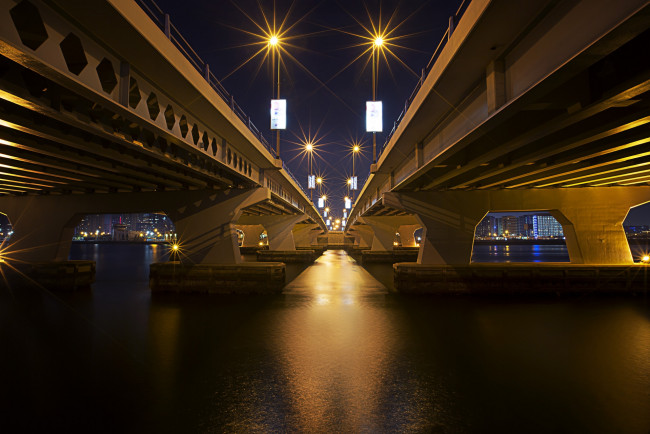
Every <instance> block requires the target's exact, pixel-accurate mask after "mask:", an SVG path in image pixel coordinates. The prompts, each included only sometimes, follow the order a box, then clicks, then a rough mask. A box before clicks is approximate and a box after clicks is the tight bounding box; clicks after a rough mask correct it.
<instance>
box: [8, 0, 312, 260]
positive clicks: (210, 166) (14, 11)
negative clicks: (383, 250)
mask: <svg viewBox="0 0 650 434" xmlns="http://www.w3.org/2000/svg"><path fill="white" fill-rule="evenodd" d="M118 6H120V5H118ZM101 7H103V8H105V9H107V11H108V10H110V11H111V13H112V14H113V15H114V16H115V17H116V19H118V18H119V19H122V20H124V17H121V16H120V14H119V13H117V12H116V10H112V9H111V7H112V6H110V5H101ZM120 7H123V8H124V10H123V11H120V13H133V14H140V15H142V16H143V17H145V18H144V20H140V21H142V23H143V24H144V25H145V27H146V26H150V27H153V29H152V30H151V31H150V33H149V34H147V31H143V32H142V34H140V33H137V32H136V33H137V34H138V37H139V38H141V39H142V41H140V43H141V44H143V46H145V45H146V44H147V43H150V41H148V40H146V38H147V37H148V38H150V39H152V40H156V41H159V43H160V44H161V45H163V46H165V47H167V46H169V47H170V48H166V49H167V50H168V52H167V55H168V56H169V55H173V56H176V57H175V59H179V60H177V63H173V61H169V60H166V58H165V57H164V56H162V55H161V54H160V52H158V51H155V50H154V49H151V48H150V59H149V60H147V59H143V58H142V56H139V57H138V56H133V57H132V59H133V60H135V61H136V62H139V63H138V64H131V63H129V62H128V61H127V60H126V59H125V58H120V57H118V55H116V54H115V52H114V50H115V49H117V48H118V46H117V45H112V46H110V45H107V44H109V43H110V41H108V40H106V35H103V36H101V35H99V34H98V35H92V34H91V33H90V32H85V31H84V30H81V29H79V28H78V27H77V26H76V25H75V24H71V23H74V19H72V18H70V17H68V16H67V15H66V13H65V11H63V12H62V11H61V10H58V11H57V8H58V6H57V5H56V4H54V3H52V2H40V1H34V2H30V1H27V0H22V1H16V2H13V1H9V2H5V3H4V4H3V5H2V7H0V25H1V26H2V31H0V212H2V213H5V214H6V215H7V216H8V217H9V219H10V221H11V222H12V225H13V229H14V234H13V236H12V238H11V240H10V243H9V245H8V246H5V247H4V248H3V251H2V257H3V258H2V259H4V260H6V261H10V260H13V261H15V262H21V263H22V262H28V263H34V262H47V261H65V260H67V259H68V252H69V247H70V243H71V240H72V231H73V230H74V227H75V226H76V225H77V224H78V223H79V221H80V219H81V218H82V217H83V215H85V214H96V213H130V212H158V211H160V212H165V213H166V214H167V215H168V216H169V217H170V219H171V220H172V221H173V222H174V224H175V226H176V229H177V234H178V237H179V244H180V246H181V253H182V255H180V259H182V260H183V261H186V262H189V263H238V262H240V261H241V258H240V254H239V249H238V246H237V235H236V226H237V225H249V224H252V223H253V222H254V223H255V224H259V223H263V224H264V225H265V229H266V230H267V232H268V234H269V240H270V241H271V248H272V249H284V250H292V249H295V247H294V242H293V229H294V226H296V224H297V223H300V222H302V225H298V226H296V232H297V233H300V234H302V232H301V231H300V230H301V229H303V230H304V226H306V225H309V228H310V230H311V229H313V228H319V227H324V222H323V221H322V219H321V218H320V216H319V215H318V212H317V211H316V210H315V209H314V208H313V204H311V203H310V202H309V200H308V199H307V198H306V196H305V195H304V193H303V192H302V191H301V190H300V187H299V186H298V185H297V183H295V182H294V181H293V180H291V179H289V178H288V177H287V176H286V174H285V173H284V172H283V169H282V166H281V165H280V166H278V165H277V162H276V161H275V160H274V158H273V157H272V156H271V154H269V153H268V152H267V151H266V150H265V149H264V147H263V146H262V145H261V144H259V143H253V142H255V141H256V139H257V138H256V136H254V135H252V134H250V131H249V129H248V127H247V126H245V125H244V124H242V123H241V121H240V119H239V118H238V117H235V119H234V120H233V119H230V118H229V116H231V115H232V113H231V111H230V110H231V108H230V107H228V106H227V105H225V104H224V102H223V99H222V97H220V96H218V95H217V94H216V93H215V92H214V90H213V89H211V88H209V87H207V86H206V85H205V81H204V78H203V77H201V76H200V75H198V74H196V75H197V76H196V77H195V76H194V75H193V74H192V73H187V72H186V71H187V70H188V68H187V66H186V65H185V64H184V63H183V62H185V63H187V60H186V59H185V58H184V57H183V56H182V55H181V54H180V53H178V50H177V49H176V48H175V47H174V46H173V45H172V43H171V42H170V41H169V40H168V39H166V38H165V36H164V35H163V34H162V32H161V31H160V30H159V29H157V28H156V27H155V26H154V25H153V23H150V22H149V19H148V18H146V16H145V15H144V12H143V11H142V10H140V9H139V8H137V7H136V8H135V9H134V8H130V6H129V5H121V6H120ZM82 9H83V8H77V9H75V11H76V12H80V13H81V11H82ZM132 9H133V10H132ZM66 19H70V22H66ZM126 21H128V20H126ZM114 24H115V23H114ZM99 27H101V26H98V28H99ZM91 30H92V29H91ZM109 30H110V29H109ZM129 31H133V29H130V30H129ZM113 33H115V32H113ZM108 35H109V36H110V35H111V33H110V32H109V33H108ZM115 37H116V38H119V37H120V36H119V35H115ZM127 42H128V43H127V45H126V46H129V44H131V45H132V44H133V42H134V41H132V40H131V41H127ZM122 43H124V41H122ZM165 44H167V45H165ZM169 50H173V51H169ZM131 54H132V53H131ZM173 56H172V57H173ZM152 59H155V60H156V61H157V62H161V63H158V64H156V65H155V66H153V67H152V66H150V65H149V63H151V62H153V60H152ZM164 62H166V63H164ZM163 67H164V68H165V71H166V75H165V80H173V81H174V82H175V83H177V87H176V88H173V89H172V88H168V89H166V88H163V87H160V85H158V87H157V86H156V84H154V83H161V82H162V78H160V77H154V78H149V79H148V78H146V77H147V75H146V74H147V73H149V72H151V73H160V74H162V72H161V69H162V68H163ZM146 68H151V71H147V70H146ZM192 71H193V72H195V71H194V70H193V69H192ZM182 86H185V88H183V89H185V91H184V92H185V93H184V94H183V95H181V94H178V93H177V94H171V93H173V92H176V91H177V90H178V89H180V88H182ZM206 87H207V89H205V88H206ZM197 89H198V90H197ZM190 91H192V92H193V93H192V94H191V96H192V101H193V103H192V104H193V106H192V107H193V108H192V109H188V108H187V107H186V106H184V105H183V103H182V102H179V101H182V100H183V99H184V98H186V96H187V95H189V92H190ZM197 107H199V108H197ZM224 107H226V109H227V111H228V112H227V113H226V114H225V115H224V114H222V111H224ZM220 110H221V111H220ZM202 118H204V119H211V120H214V122H212V124H209V123H208V122H202V121H201V119H202ZM240 219H242V221H241V222H240V221H239V220H240ZM301 239H302V238H301Z"/></svg>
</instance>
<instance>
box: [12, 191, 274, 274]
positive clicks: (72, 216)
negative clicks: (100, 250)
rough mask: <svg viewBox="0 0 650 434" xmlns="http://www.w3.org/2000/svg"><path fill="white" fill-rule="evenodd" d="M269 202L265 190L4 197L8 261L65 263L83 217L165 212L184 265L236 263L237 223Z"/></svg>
mask: <svg viewBox="0 0 650 434" xmlns="http://www.w3.org/2000/svg"><path fill="white" fill-rule="evenodd" d="M268 198H270V192H269V190H268V189H264V188H256V189H252V190H240V189H237V190H221V191H219V190H192V191H170V192H142V193H112V194H86V195H57V196H54V195H49V196H13V197H12V196H10V197H3V198H0V211H2V212H4V213H5V214H7V216H8V217H9V220H10V221H11V223H12V225H13V229H14V234H13V235H12V238H11V242H10V244H11V247H10V248H9V249H7V252H6V253H5V256H6V257H7V258H8V259H10V260H11V259H13V260H16V261H17V262H50V261H65V260H67V259H68V255H69V251H70V244H71V242H72V235H73V231H74V228H75V227H76V225H77V224H78V223H79V222H80V221H81V219H82V218H83V216H84V215H87V214H101V213H135V212H160V211H162V212H165V213H166V214H167V216H168V217H169V218H170V219H171V220H172V221H173V222H174V225H175V226H176V233H177V234H178V236H179V243H180V244H181V250H182V252H181V253H182V255H181V260H183V261H186V262H191V263H237V262H240V261H241V259H240V256H239V249H238V247H237V232H236V230H235V224H234V223H235V221H236V220H237V218H238V217H239V216H240V215H241V213H242V210H243V208H245V207H247V206H250V205H254V204H256V203H259V202H262V201H264V200H266V199H268Z"/></svg>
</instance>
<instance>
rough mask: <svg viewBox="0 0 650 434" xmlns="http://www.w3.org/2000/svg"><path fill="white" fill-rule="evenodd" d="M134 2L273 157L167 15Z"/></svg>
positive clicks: (145, 1)
mask: <svg viewBox="0 0 650 434" xmlns="http://www.w3.org/2000/svg"><path fill="white" fill-rule="evenodd" d="M135 2H136V3H137V4H138V5H139V6H140V7H141V8H142V10H143V11H145V13H146V14H147V15H149V18H151V20H152V21H153V22H154V23H155V24H156V25H158V27H160V30H162V32H163V33H164V34H165V36H166V37H167V39H169V40H170V41H171V42H172V43H173V44H174V45H175V46H176V48H178V50H179V51H180V52H181V53H183V55H184V56H185V58H186V59H187V60H188V61H189V62H190V63H191V64H192V66H194V68H195V69H196V70H197V71H198V72H199V73H200V74H201V75H202V76H203V78H204V79H205V81H207V82H208V84H209V85H210V87H212V89H214V90H215V92H217V94H218V95H219V96H220V97H221V98H222V99H223V100H224V102H226V103H227V104H228V105H229V106H230V109H231V110H232V111H233V113H235V114H236V115H237V117H238V118H239V119H240V120H241V121H242V122H244V123H245V124H246V126H247V127H248V129H249V130H250V131H251V132H252V133H253V134H254V135H255V137H257V138H258V139H259V141H260V142H261V143H262V144H263V145H264V146H265V147H266V149H267V150H268V151H269V152H270V153H271V155H275V150H274V149H273V148H272V147H271V145H270V144H269V142H268V140H266V137H264V135H263V134H262V132H261V131H260V130H259V129H258V128H257V127H256V126H255V125H254V124H253V122H252V121H251V118H250V116H248V115H247V114H246V113H244V110H242V108H241V107H240V106H239V105H238V104H237V103H236V102H235V98H234V97H233V96H232V95H231V94H230V93H228V91H227V90H226V88H225V87H223V85H222V84H221V83H220V82H219V80H218V79H217V78H216V77H215V76H214V74H212V72H210V65H209V64H208V63H207V62H205V61H204V60H203V59H201V56H199V55H198V54H197V53H196V51H194V49H193V48H192V46H191V45H190V43H189V42H187V40H186V39H185V38H184V37H183V35H181V33H180V31H179V30H178V29H177V28H176V26H174V24H173V23H172V22H171V18H170V17H169V14H166V13H164V12H163V11H162V9H160V7H158V5H157V4H156V3H155V2H154V0H135Z"/></svg>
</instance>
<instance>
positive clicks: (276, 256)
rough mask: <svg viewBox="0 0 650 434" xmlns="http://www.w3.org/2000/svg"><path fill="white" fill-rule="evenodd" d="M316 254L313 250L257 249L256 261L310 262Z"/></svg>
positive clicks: (314, 258)
mask: <svg viewBox="0 0 650 434" xmlns="http://www.w3.org/2000/svg"><path fill="white" fill-rule="evenodd" d="M318 256H320V255H317V254H316V251H315V250H258V251H257V262H265V263H266V262H284V263H301V264H311V263H312V262H314V261H315V260H316V258H317V257H318Z"/></svg>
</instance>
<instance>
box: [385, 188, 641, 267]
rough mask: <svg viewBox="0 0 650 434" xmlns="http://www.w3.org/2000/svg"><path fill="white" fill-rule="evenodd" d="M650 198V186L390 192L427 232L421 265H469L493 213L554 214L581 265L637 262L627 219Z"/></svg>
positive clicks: (394, 201)
mask: <svg viewBox="0 0 650 434" xmlns="http://www.w3.org/2000/svg"><path fill="white" fill-rule="evenodd" d="M649 200H650V187H648V186H644V187H588V188H561V189H528V190H489V191H477V190H473V191H441V192H404V193H385V194H384V203H385V204H387V205H390V206H391V207H394V208H398V209H403V210H405V211H408V212H412V213H413V214H415V216H416V218H417V219H418V220H419V221H420V223H421V224H422V227H423V228H424V230H423V234H422V242H421V243H420V253H419V256H418V263H421V264H467V263H469V262H470V260H471V255H472V248H473V244H474V230H475V228H476V225H477V224H478V223H479V222H480V221H481V220H482V219H483V217H484V216H485V215H486V214H487V213H488V212H491V211H492V212H498V211H515V212H517V211H549V212H550V213H551V214H552V215H553V216H554V217H555V218H556V219H557V220H558V221H559V222H560V224H561V225H562V227H563V230H564V234H565V238H566V244H567V249H568V252H569V258H570V261H571V262H572V263H575V264H631V263H632V262H633V258H632V255H631V252H630V248H629V245H628V243H627V238H626V237H625V232H624V231H623V220H624V219H625V217H626V215H627V213H628V211H629V209H630V208H631V207H634V206H637V205H639V204H642V203H645V202H648V201H649Z"/></svg>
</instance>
